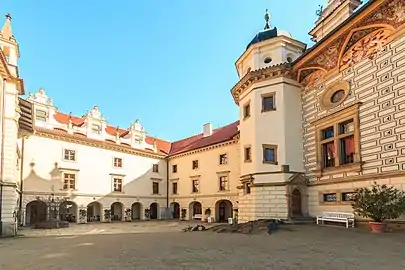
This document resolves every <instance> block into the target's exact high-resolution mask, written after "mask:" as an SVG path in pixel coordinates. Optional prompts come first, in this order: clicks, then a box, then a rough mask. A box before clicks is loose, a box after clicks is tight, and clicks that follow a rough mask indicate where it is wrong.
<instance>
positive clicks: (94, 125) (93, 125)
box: [91, 124, 101, 134]
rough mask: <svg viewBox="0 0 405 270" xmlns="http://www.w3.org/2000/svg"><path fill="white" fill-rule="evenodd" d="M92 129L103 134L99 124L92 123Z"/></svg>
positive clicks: (95, 132)
mask: <svg viewBox="0 0 405 270" xmlns="http://www.w3.org/2000/svg"><path fill="white" fill-rule="evenodd" d="M91 131H92V132H93V133H94V134H101V126H100V125H98V124H92V125H91Z"/></svg>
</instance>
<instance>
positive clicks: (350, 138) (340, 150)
mask: <svg viewBox="0 0 405 270" xmlns="http://www.w3.org/2000/svg"><path fill="white" fill-rule="evenodd" d="M321 139H322V141H321V142H320V144H321V156H322V167H323V168H330V167H335V166H338V165H345V164H351V163H354V153H355V145H354V119H349V120H346V121H344V122H340V123H339V122H338V123H337V124H336V125H333V126H329V127H327V128H324V129H323V130H321Z"/></svg>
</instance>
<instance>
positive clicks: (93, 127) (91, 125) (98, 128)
mask: <svg viewBox="0 0 405 270" xmlns="http://www.w3.org/2000/svg"><path fill="white" fill-rule="evenodd" d="M83 118H84V125H85V127H86V133H87V137H90V138H96V139H100V138H103V137H105V136H106V135H107V134H106V132H105V129H106V127H107V122H106V120H105V118H104V116H103V115H102V114H101V112H100V110H99V108H98V106H94V107H93V109H91V110H89V111H87V113H86V115H84V117H83Z"/></svg>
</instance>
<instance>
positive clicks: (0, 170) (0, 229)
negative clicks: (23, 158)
mask: <svg viewBox="0 0 405 270" xmlns="http://www.w3.org/2000/svg"><path fill="white" fill-rule="evenodd" d="M5 88H6V79H3V80H2V82H1V89H2V100H1V101H2V106H1V162H0V177H1V178H0V235H2V234H3V180H4V106H5V95H6V91H5Z"/></svg>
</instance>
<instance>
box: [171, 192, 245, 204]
mask: <svg viewBox="0 0 405 270" xmlns="http://www.w3.org/2000/svg"><path fill="white" fill-rule="evenodd" d="M237 196H238V193H237V192H227V193H220V194H195V193H193V195H189V196H179V195H175V194H172V195H171V196H169V200H170V201H171V202H176V200H180V199H192V200H195V199H199V198H218V200H224V199H226V198H228V199H229V198H230V197H236V198H234V200H235V201H237Z"/></svg>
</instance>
